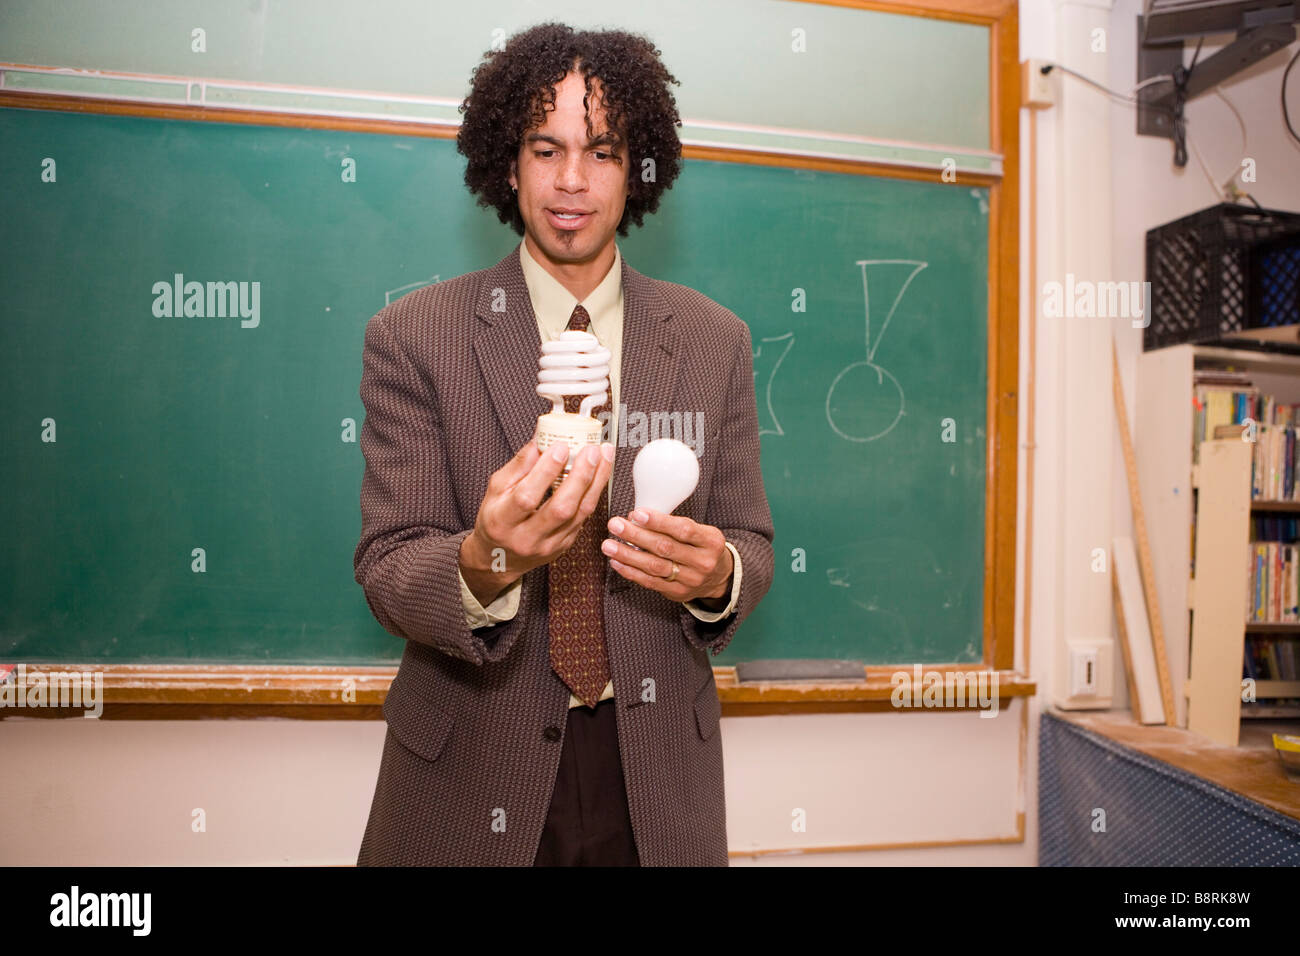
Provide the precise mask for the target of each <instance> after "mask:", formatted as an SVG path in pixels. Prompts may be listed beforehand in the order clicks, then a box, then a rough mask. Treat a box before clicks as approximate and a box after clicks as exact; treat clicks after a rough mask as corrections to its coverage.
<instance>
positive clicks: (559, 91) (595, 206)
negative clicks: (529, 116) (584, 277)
mask: <svg viewBox="0 0 1300 956" xmlns="http://www.w3.org/2000/svg"><path fill="white" fill-rule="evenodd" d="M584 95H586V89H585V88H584V86H583V80H582V76H581V75H579V74H578V73H570V74H569V75H568V76H567V77H565V79H564V81H563V82H562V83H560V84H559V85H558V86H557V87H556V88H555V108H554V109H553V110H549V111H548V112H547V114H546V123H545V125H543V126H542V127H540V128H538V129H532V130H529V131H528V132H526V133H525V134H524V141H523V144H522V145H521V146H520V148H519V156H518V158H517V159H516V160H515V162H514V163H513V164H511V174H510V185H512V186H514V187H516V189H517V190H518V192H517V196H518V198H519V212H520V215H522V216H523V219H524V231H525V233H526V234H527V236H528V238H530V239H531V240H532V243H531V245H530V247H529V251H530V252H532V251H533V246H536V247H537V248H538V249H539V250H540V251H541V253H542V254H543V256H545V257H546V258H548V259H550V260H551V262H553V263H555V264H562V263H571V264H578V263H583V262H589V261H592V260H594V259H595V258H596V257H597V256H599V255H600V254H601V253H602V252H603V251H604V250H605V249H606V248H608V247H609V245H610V244H611V243H612V242H613V241H614V235H615V233H616V232H617V230H618V224H619V221H620V220H621V219H622V218H623V207H624V205H626V203H627V162H628V151H627V146H626V145H623V144H620V145H619V146H618V148H617V151H616V150H615V148H614V146H613V140H612V137H611V134H610V133H609V131H608V127H607V126H606V121H605V110H604V108H603V106H602V104H601V100H600V83H599V81H598V80H593V81H592V96H591V101H590V102H591V128H592V137H591V138H590V139H588V137H587V123H586V111H585V109H584V108H583V105H582V98H583V96H584Z"/></svg>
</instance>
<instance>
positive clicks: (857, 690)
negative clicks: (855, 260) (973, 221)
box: [0, 0, 1036, 720]
mask: <svg viewBox="0 0 1300 956" xmlns="http://www.w3.org/2000/svg"><path fill="white" fill-rule="evenodd" d="M795 2H803V3H820V4H826V5H831V6H838V7H846V8H850V9H856V10H872V11H877V12H881V13H893V14H902V15H908V16H917V17H928V18H934V19H941V20H952V21H958V22H962V23H970V24H976V25H979V26H984V27H987V28H988V32H989V106H990V117H989V149H990V150H991V151H992V152H994V153H997V154H1000V155H1001V156H1002V171H1001V173H1000V174H999V173H989V172H968V171H958V172H957V173H956V180H955V181H953V182H949V183H948V185H951V186H952V187H953V188H970V187H971V186H982V187H986V188H987V189H988V190H989V216H988V223H989V234H988V243H989V245H988V251H989V257H988V261H989V300H988V375H987V383H988V386H987V387H988V392H987V402H986V408H987V423H986V425H987V427H986V432H987V436H988V438H987V456H986V461H987V476H988V478H987V481H986V482H985V499H984V522H985V533H984V613H983V625H984V635H983V655H982V662H981V664H979V665H975V666H971V665H966V664H945V665H936V664H927V665H924V667H923V670H924V672H925V674H926V679H927V680H930V679H932V678H930V676H929V675H931V674H934V673H938V674H940V675H945V677H944V678H943V679H945V680H948V679H950V677H949V676H947V675H953V674H958V673H960V674H966V675H970V674H980V673H983V674H987V675H988V676H989V677H990V678H993V679H995V680H996V681H997V684H996V686H997V688H998V694H999V696H1000V698H1001V699H1003V700H1009V699H1010V698H1014V697H1031V696H1033V695H1034V694H1035V693H1036V686H1035V684H1034V683H1033V682H1032V681H1030V680H1028V679H1027V678H1025V677H1024V676H1023V675H1020V674H1018V673H1017V672H1016V671H1015V619H1014V616H1015V600H1016V591H1015V583H1016V491H1017V489H1016V481H1017V464H1018V455H1017V447H1018V431H1017V426H1018V389H1019V316H1020V309H1019V271H1018V262H1019V241H1020V237H1019V230H1020V134H1019V130H1020V126H1019V114H1020V76H1019V74H1020V70H1019V62H1018V60H1019V21H1018V13H1017V5H1016V0H795ZM0 106H4V107H16V108H20V109H48V110H60V111H67V112H79V113H100V114H106V115H120V116H144V117H152V118H158V119H179V120H190V121H196V122H221V123H246V124H250V125H259V126H287V127H294V128H299V129H344V130H351V131H356V132H364V133H398V134H402V135H410V136H428V137H437V138H445V139H450V138H454V137H455V135H456V129H455V128H454V127H446V126H431V125H427V124H424V123H416V122H409V121H400V120H375V119H351V118H348V119H343V118H333V117H324V116H315V115H306V114H295V113H289V112H269V111H255V110H246V109H230V108H220V107H196V106H180V105H168V104H159V103H142V102H133V101H129V100H112V99H100V98H90V97H77V96H65V95H51V94H48V93H36V92H24V91H16V90H0ZM683 152H684V155H685V156H686V157H687V158H691V159H706V160H714V161H720V162H731V163H750V164H756V165H765V166H783V167H792V168H805V169H816V170H822V171H826V172H836V173H850V174H855V175H869V176H880V177H886V178H891V179H908V180H918V181H924V182H934V183H941V182H943V180H942V177H941V173H940V171H939V170H928V169H921V168H913V167H904V166H897V165H892V164H886V163H878V162H871V161H855V160H844V159H825V158H815V157H802V156H790V155H786V154H781V153H767V152H763V151H760V150H754V149H745V148H720V147H700V146H686V147H684V149H683ZM28 669H29V671H41V670H83V671H94V672H100V673H102V674H103V675H104V700H105V705H104V712H103V716H104V717H107V718H121V717H126V718H132V719H136V718H161V719H169V720H174V719H177V718H224V717H263V716H275V717H296V718H329V719H338V718H341V719H354V720H355V719H378V718H380V717H381V716H382V714H381V712H380V705H381V704H382V703H383V699H384V696H385V695H386V694H387V691H388V686H389V684H390V682H391V681H392V679H393V677H394V676H396V673H397V668H396V667H361V666H342V667H330V666H315V665H298V666H294V665H286V666H274V667H272V666H262V665H220V664H216V665H119V664H108V665H99V664H97V665H76V664H72V663H62V664H58V665H48V666H41V665H34V666H29V668H28ZM905 669H910V665H880V666H868V667H864V669H863V670H864V673H863V679H862V680H861V681H834V682H777V681H773V682H761V683H741V682H740V681H739V680H737V677H736V669H735V667H716V668H714V673H715V677H716V679H717V685H718V695H719V697H720V698H721V700H722V703H723V712H724V713H725V714H727V715H729V716H747V715H759V714H771V713H809V712H840V711H877V710H893V709H894V708H893V707H892V705H891V702H890V697H891V694H893V692H894V690H895V687H896V680H891V678H894V677H895V675H896V674H898V673H899V672H900V671H903V670H905ZM918 693H919V689H918ZM940 709H950V708H940ZM964 709H970V707H969V706H968V707H966V708H964ZM917 712H918V713H923V712H925V711H924V710H918V711H917ZM6 715H11V716H19V715H22V716H29V717H30V716H75V715H77V712H72V713H68V712H64V711H59V710H57V709H49V708H46V709H42V710H39V711H27V710H23V711H8V709H0V719H3V717H4V716H6Z"/></svg>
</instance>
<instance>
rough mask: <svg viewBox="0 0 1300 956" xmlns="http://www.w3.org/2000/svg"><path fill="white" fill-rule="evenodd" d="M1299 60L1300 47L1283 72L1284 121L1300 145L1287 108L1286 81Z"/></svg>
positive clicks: (1299, 137)
mask: <svg viewBox="0 0 1300 956" xmlns="http://www.w3.org/2000/svg"><path fill="white" fill-rule="evenodd" d="M1298 58H1300V47H1297V48H1296V51H1295V54H1294V55H1292V57H1291V62H1290V63H1288V64H1287V65H1286V69H1285V70H1283V71H1282V119H1283V120H1284V121H1285V122H1286V131H1287V132H1288V133H1290V134H1291V138H1292V139H1293V140H1295V141H1296V142H1297V143H1300V136H1297V135H1296V131H1295V127H1294V126H1292V125H1291V114H1290V112H1289V111H1288V110H1287V108H1286V80H1287V77H1288V76H1290V75H1291V67H1293V66H1295V61H1296V60H1297V59H1298Z"/></svg>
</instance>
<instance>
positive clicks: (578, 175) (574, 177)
mask: <svg viewBox="0 0 1300 956" xmlns="http://www.w3.org/2000/svg"><path fill="white" fill-rule="evenodd" d="M555 186H556V188H557V189H562V190H563V191H564V192H569V193H571V192H580V191H581V190H583V189H585V188H586V186H587V174H586V171H585V170H584V169H583V166H582V156H581V155H577V156H572V155H571V156H568V157H566V158H565V160H564V162H563V163H561V164H560V169H559V172H558V173H557V174H556V177H555Z"/></svg>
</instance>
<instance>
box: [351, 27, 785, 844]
mask: <svg viewBox="0 0 1300 956" xmlns="http://www.w3.org/2000/svg"><path fill="white" fill-rule="evenodd" d="M669 82H676V81H675V80H674V79H673V78H672V76H671V75H670V74H669V73H668V72H667V71H666V70H665V69H664V67H663V65H662V63H660V61H659V59H658V52H657V51H656V50H655V49H654V47H653V46H652V45H651V44H650V43H649V42H648V41H646V40H645V39H643V38H641V37H636V36H632V35H629V34H626V33H622V32H617V31H606V32H598V33H592V32H575V31H573V30H571V29H569V28H568V27H564V26H561V25H558V24H545V25H542V26H539V27H535V28H533V29H532V30H529V31H526V32H524V33H522V34H519V35H517V36H515V37H513V38H512V39H511V40H510V42H509V43H508V44H507V45H506V47H505V49H504V50H501V51H497V52H494V53H490V54H487V55H486V56H485V58H484V62H483V63H482V64H480V65H479V67H478V68H477V69H476V70H475V73H474V79H473V85H472V89H471V92H470V94H469V96H468V97H467V98H466V100H465V103H464V104H463V105H462V107H461V110H462V112H463V113H464V114H465V116H464V121H463V124H462V127H461V131H460V134H459V137H458V145H459V147H460V149H461V151H462V152H463V153H465V155H466V156H467V158H468V165H467V167H466V174H465V179H466V183H467V184H468V185H469V187H470V189H471V190H472V191H474V192H475V193H477V194H478V195H479V197H480V199H479V201H480V203H481V204H484V205H489V206H493V207H495V208H496V210H497V212H498V215H499V216H500V218H501V220H502V221H503V222H506V223H508V224H510V225H511V226H512V227H513V228H514V229H515V231H516V232H517V233H519V234H521V235H523V237H524V238H523V241H522V242H521V244H520V246H519V247H518V248H517V249H515V250H514V251H512V252H511V253H510V255H508V256H507V257H506V258H505V259H503V260H501V262H499V263H497V265H495V266H493V267H492V268H490V269H486V270H482V271H480V272H474V273H470V274H468V275H464V276H461V277H459V278H456V279H452V280H450V281H447V282H443V283H440V284H438V285H435V286H430V287H427V288H424V289H419V290H417V291H415V292H412V293H410V294H409V295H407V296H404V297H403V298H402V299H400V300H399V301H397V302H395V303H393V304H391V305H389V306H388V307H387V308H385V309H383V310H382V311H381V312H380V313H379V314H378V315H376V316H375V317H374V318H373V319H371V321H370V324H369V326H368V327H367V329H366V341H365V355H364V360H363V365H364V371H363V376H362V381H361V396H362V399H363V401H364V403H365V407H366V419H365V425H364V427H363V429H362V434H361V447H362V451H363V453H364V455H365V459H366V470H365V477H364V479H363V483H362V490H361V511H362V532H361V541H360V544H359V545H358V547H357V551H356V555H355V566H356V579H357V582H358V583H359V584H361V585H362V587H363V588H364V590H365V595H366V600H367V601H368V602H369V605H370V607H371V609H372V611H373V612H374V614H375V616H376V618H377V619H378V620H379V622H380V623H381V624H382V625H383V626H384V627H385V629H387V630H388V631H390V632H391V633H392V634H394V635H396V636H398V637H402V638H405V639H406V649H405V653H404V654H403V657H402V663H401V667H400V668H399V670H398V673H397V677H396V678H395V679H394V681H393V685H392V688H391V689H390V691H389V694H388V698H387V700H386V701H385V703H384V716H385V719H386V720H387V722H388V733H387V735H386V737H385V742H384V750H383V757H382V762H381V766H380V770H379V779H378V781H377V783H376V787H375V795H374V800H373V803H372V806H371V811H370V819H369V822H368V824H367V826H366V832H365V836H364V838H363V840H362V844H361V850H360V854H359V857H358V863H359V864H362V865H365V864H436V865H474V864H513V865H529V864H540V865H545V864H563V865H581V864H594V865H638V864H639V865H643V866H653V865H716V866H725V865H726V864H727V848H726V809H725V805H724V797H723V772H722V746H721V740H720V735H719V733H718V725H719V718H720V716H721V709H720V705H719V703H718V697H717V690H716V687H715V685H714V681H713V671H712V668H711V666H710V663H709V653H708V652H710V651H711V652H712V653H714V654H717V653H719V652H720V651H721V650H722V649H723V648H724V647H725V646H726V645H727V644H728V642H729V641H730V640H731V638H732V636H733V635H734V634H735V632H736V629H737V628H738V627H739V626H740V623H741V622H742V621H743V620H745V618H746V617H748V615H749V614H750V613H751V612H752V611H753V609H754V607H755V606H756V605H757V604H758V602H759V601H760V600H761V599H762V597H763V596H764V594H766V592H767V590H768V588H769V586H770V585H771V581H772V573H773V551H772V537H773V529H772V519H771V513H770V511H769V508H768V503H767V497H766V494H765V493H764V489H763V480H762V474H761V472H760V470H759V438H758V421H757V410H756V406H755V402H754V382H753V361H752V352H751V345H750V336H749V331H748V328H747V327H746V326H745V324H744V323H743V322H742V321H740V320H739V319H738V318H737V317H736V316H735V315H734V314H732V313H731V312H729V311H727V310H726V309H724V308H723V307H722V306H720V305H718V304H717V303H715V302H713V301H711V300H710V299H708V298H707V297H705V296H703V295H701V294H700V293H698V292H695V291H694V290H691V289H688V288H686V287H684V286H680V285H675V284H673V283H669V282H663V281H659V280H654V279H650V278H648V277H646V276H643V275H641V274H640V273H638V272H636V271H635V270H633V269H632V268H631V267H630V266H628V265H627V263H626V262H625V261H623V259H622V256H621V253H620V252H619V250H618V248H617V246H616V244H615V241H614V235H615V233H616V232H617V233H618V234H619V235H626V234H627V227H628V224H629V223H635V224H637V225H640V223H641V221H642V218H643V216H644V215H645V213H647V212H653V211H654V210H655V209H656V208H657V206H658V201H659V197H660V195H661V193H662V191H663V190H664V189H666V188H668V186H669V185H670V184H671V182H672V180H673V179H674V178H675V177H676V175H677V172H678V169H679V158H680V148H681V147H680V143H679V141H678V140H677V135H676V129H675V127H676V126H677V125H679V123H680V120H679V119H678V117H677V111H676V107H675V105H674V101H673V98H672V95H671V92H670V91H669V90H668V87H667V84H668V83H669ZM647 170H650V171H651V173H650V175H646V171H647ZM697 252H698V253H699V254H707V252H708V250H698V251H697ZM566 328H582V329H586V330H587V331H589V332H591V333H592V334H594V335H595V336H596V337H597V339H598V340H599V341H600V342H601V343H602V344H603V345H605V346H606V347H607V348H609V349H610V350H611V352H612V353H613V360H612V362H611V373H610V379H611V386H612V388H611V391H612V393H613V397H612V402H610V403H609V404H607V405H606V406H605V407H606V408H607V409H611V410H612V409H621V410H623V411H625V412H626V422H632V421H634V420H635V418H636V417H637V413H642V414H643V415H647V416H648V415H650V414H651V413H665V412H680V413H683V415H685V416H696V415H697V414H702V415H703V422H704V428H703V432H702V434H700V435H699V436H698V438H699V439H700V440H699V442H698V444H699V447H698V448H697V454H698V455H699V456H700V479H699V484H698V486H697V488H696V490H695V492H694V493H693V494H692V495H691V496H690V497H689V498H687V500H686V501H685V502H684V503H683V504H682V505H681V506H680V507H679V508H678V509H677V510H676V512H675V513H674V514H672V515H664V514H660V513H657V512H644V511H635V510H633V501H632V480H631V479H632V462H633V459H634V458H635V454H636V451H637V448H636V447H634V445H639V444H642V443H644V441H645V440H647V438H651V437H657V436H650V435H646V434H645V429H644V427H642V428H640V429H635V428H634V427H633V425H631V424H626V425H625V421H624V415H622V414H618V413H614V414H609V415H608V417H607V418H606V417H605V416H604V415H602V416H601V417H602V419H603V420H605V422H606V430H607V433H608V437H609V441H608V442H604V443H602V445H601V446H600V448H599V449H597V448H595V447H590V448H588V449H586V450H585V453H584V454H581V455H577V456H575V459H574V462H573V465H572V470H571V472H570V473H569V474H568V475H567V476H566V477H565V478H564V480H563V482H562V483H560V485H559V487H558V489H556V490H554V491H551V489H552V486H553V483H554V482H555V480H556V479H557V478H559V477H560V475H561V474H562V470H563V469H564V466H565V463H564V459H565V458H566V457H567V448H565V449H563V451H562V453H561V457H560V458H559V459H557V458H556V457H555V456H554V455H553V454H551V453H550V452H549V451H548V453H547V454H542V453H540V452H539V451H538V449H537V447H536V444H535V442H534V441H533V440H531V439H530V437H529V436H530V435H535V427H536V422H537V418H538V416H539V415H540V414H543V413H545V412H547V411H549V410H550V403H549V402H548V401H547V400H545V399H543V398H541V397H540V396H539V395H538V394H537V393H536V384H537V368H538V365H537V359H538V355H539V352H540V346H541V342H542V341H543V339H546V340H549V339H554V338H557V337H558V336H559V335H560V333H561V332H562V331H564V329H566ZM620 392H621V394H620ZM657 420H663V419H662V417H660V418H659V419H657ZM692 420H697V419H694V418H693V419H692ZM621 428H626V430H625V431H624V433H623V436H622V437H623V439H624V447H623V448H622V449H621V450H620V451H619V452H618V454H617V455H614V450H615V447H616V445H617V444H618V441H619V429H621ZM633 432H636V433H635V434H633ZM548 494H549V497H548ZM629 545H633V546H635V547H630V546H629Z"/></svg>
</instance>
